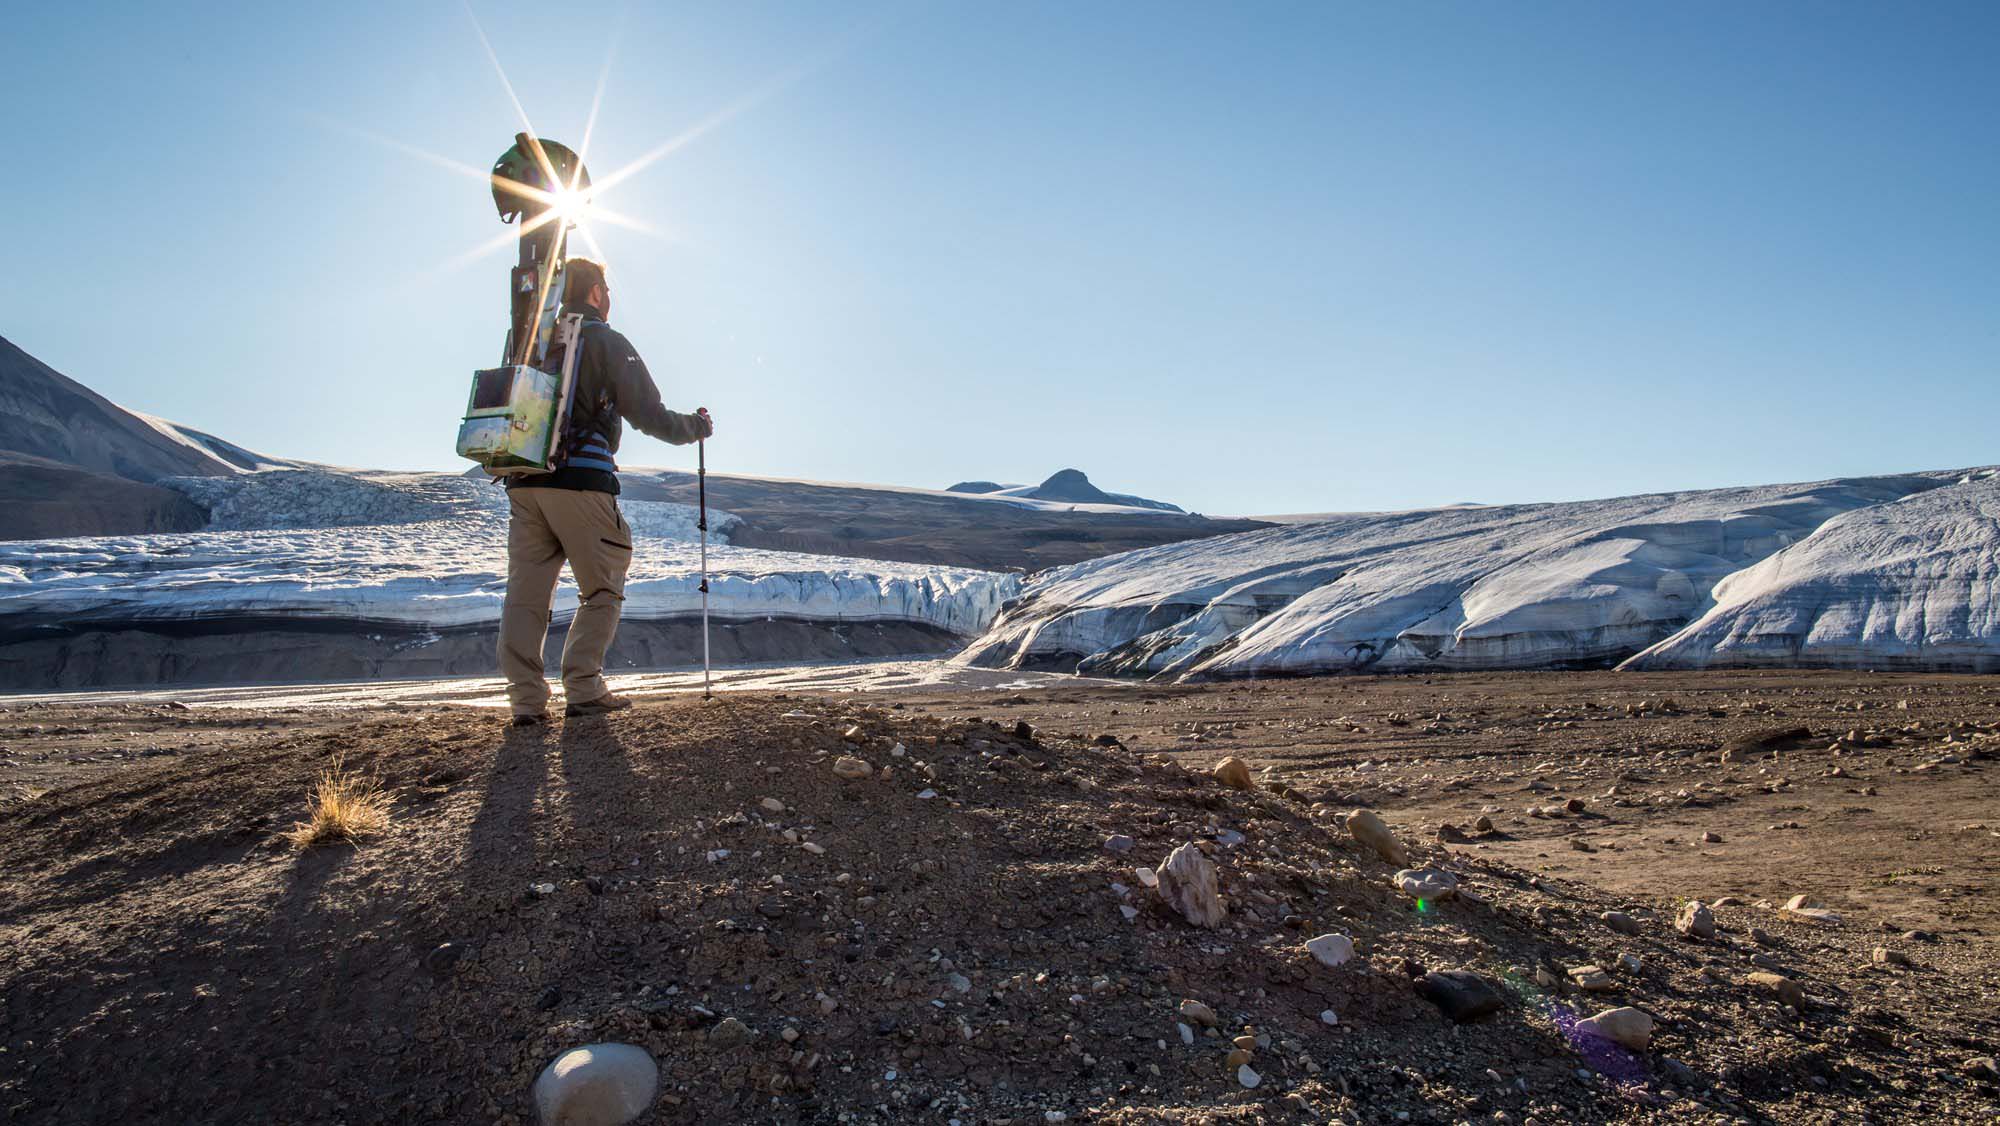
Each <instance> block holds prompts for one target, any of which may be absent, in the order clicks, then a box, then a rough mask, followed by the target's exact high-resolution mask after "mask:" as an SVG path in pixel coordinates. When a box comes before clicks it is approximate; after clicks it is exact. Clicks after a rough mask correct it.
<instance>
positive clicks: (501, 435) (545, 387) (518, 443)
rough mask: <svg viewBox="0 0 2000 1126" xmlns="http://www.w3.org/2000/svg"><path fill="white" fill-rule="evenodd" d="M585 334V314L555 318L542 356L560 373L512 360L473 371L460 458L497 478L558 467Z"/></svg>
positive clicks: (461, 425)
mask: <svg viewBox="0 0 2000 1126" xmlns="http://www.w3.org/2000/svg"><path fill="white" fill-rule="evenodd" d="M582 333H583V315H582V314H581V313H569V314H565V315H564V316H562V317H561V318H559V319H558V320H557V322H556V325H555V332H554V336H555V339H554V340H553V341H551V342H550V345H549V347H548V349H547V351H546V352H545V354H544V363H545V364H546V363H547V362H548V361H549V360H555V361H556V363H557V365H558V370H556V371H553V372H551V371H547V370H544V369H543V368H540V367H533V366H530V365H528V364H508V365H506V366H504V367H497V368H487V369H486V370H484V371H475V372H473V373H472V394H471V395H470V396H469V397H468V398H467V399H466V403H465V418H464V420H463V421H461V422H460V423H459V426H458V456H460V457H463V458H468V459H470V460H472V461H476V462H478V463H479V467H480V468H481V469H484V470H486V472H487V473H488V474H490V475H492V476H494V477H517V476H521V475H524V474H531V473H547V472H549V471H550V470H552V469H554V468H555V462H556V459H557V458H558V457H559V456H560V455H561V452H562V437H563V433H564V429H565V427H566V426H567V424H568V421H569V413H570V406H571V403H572V401H573V400H574V399H575V397H576V365H577V359H578V357H579V356H581V355H582V354H583V348H582V347H581V344H582ZM558 349H560V351H558Z"/></svg>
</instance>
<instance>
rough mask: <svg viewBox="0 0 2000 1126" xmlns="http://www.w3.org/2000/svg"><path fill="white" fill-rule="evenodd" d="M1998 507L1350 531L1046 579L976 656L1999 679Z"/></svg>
mask: <svg viewBox="0 0 2000 1126" xmlns="http://www.w3.org/2000/svg"><path fill="white" fill-rule="evenodd" d="M1996 489H2000V486H1996V485H1995V484H1994V483H1993V475H1992V473H1991V471H1978V472H1972V473H1966V472H1962V471H1961V472H1954V473H1917V474H1908V475H1901V476H1886V477H1863V478H1848V479H1842V480H1834V481H1822V482H1817V483H1812V484H1803V485H1773V486H1764V487H1755V488H1735V489H1717V490H1709V491H1702V492H1683V493H1662V494H1654V495H1649V496H1637V497H1622V498H1617V499H1612V500H1598V501H1583V502H1576V503H1565V504H1542V505H1510V506H1498V507H1456V508H1449V509H1433V510H1424V511H1416V512H1403V513H1381V514H1365V515H1346V516H1331V517H1327V518H1324V519H1321V520H1317V521H1314V522H1310V523H1302V524H1293V525H1287V526H1281V527H1276V528H1267V529H1263V530H1259V531H1253V532H1244V533H1240V534H1236V535H1229V536H1219V537H1216V538H1212V539H1206V540H1195V541H1189V542H1186V543H1177V544H1169V545H1165V546H1162V547H1157V548H1149V549H1145V550H1141V551H1133V552H1128V553H1125V554H1122V555H1116V556H1110V557H1107V558H1104V559H1097V560H1092V561H1089V562H1085V563H1080V564H1076V565H1073V566H1069V567H1063V568H1060V569H1057V570H1053V571H1049V572H1044V573H1042V574H1040V575H1037V576H1034V577H1033V578H1031V579H1030V580H1029V582H1028V583H1027V584H1026V585H1025V587H1024V588H1023V591H1022V595H1021V597H1020V598H1019V599H1018V600H1016V601H1015V602H1013V603H1012V604H1010V605H1009V606H1008V607H1006V608H1005V609H1004V610H1003V611H1002V613H1001V615H1000V617H999V618H998V620H997V621H996V622H995V623H994V625H993V628H992V629H991V630H989V631H988V632H987V634H986V635H985V636H984V637H982V638H980V639H979V640H978V641H977V642H975V643H974V644H973V645H972V646H971V647H970V648H969V649H968V650H967V651H966V652H965V653H964V654H963V655H962V656H961V658H960V659H961V660H964V661H966V662H969V663H973V664H980V665H988V666H998V667H1017V668H1024V667H1034V668H1076V669H1078V670H1079V671H1083V672H1091V673H1100V674H1120V675H1148V676H1162V677H1188V678H1201V677H1244V676H1259V675H1298V674H1308V673H1320V672H1339V671H1350V670H1370V671H1380V672H1391V671H1411V670H1432V669H1507V668H1551V667H1565V666H1602V665H1611V664H1616V663H1618V662H1620V661H1624V660H1626V659H1627V658H1631V657H1633V656H1634V655H1635V654H1640V653H1642V652H1644V653H1645V656H1644V658H1643V662H1644V663H1645V664H1646V666H1647V667H1693V666H1700V665H1710V664H1730V663H1750V664H1755V663H1768V662H1782V663H1828V664H1853V663H1877V661H1876V655H1877V654H1882V655H1890V654H1900V655H1901V656H1900V657H1899V658H1898V660H1899V661H1900V663H1906V664H1910V665H1913V666H1920V667H1936V668H1966V667H1988V666H1985V665H1982V664H1981V662H1982V661H1984V662H1991V661H1992V659H1993V655H1994V654H1995V653H1996V652H2000V624H1996V621H1995V614H1996V611H1995V605H1996V590H1995V583H1996V578H1995V569H1996V563H1995V553H1996V551H2000V534H1997V533H1996V530H1995V517H1994V513H1995V506H1996V502H1995V499H1994V497H1995V491H1996ZM1788 647H1789V650H1790V652H1791V654H1792V655H1791V656H1790V657H1785V656H1783V655H1782V654H1783V653H1784V652H1785V651H1786V650H1787V648H1788Z"/></svg>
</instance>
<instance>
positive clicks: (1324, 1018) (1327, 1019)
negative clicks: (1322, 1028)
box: [1319, 1009, 1340, 1027]
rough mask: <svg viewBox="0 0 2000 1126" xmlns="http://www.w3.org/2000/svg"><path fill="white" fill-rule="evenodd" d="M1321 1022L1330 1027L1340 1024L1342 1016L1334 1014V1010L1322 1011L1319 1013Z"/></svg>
mask: <svg viewBox="0 0 2000 1126" xmlns="http://www.w3.org/2000/svg"><path fill="white" fill-rule="evenodd" d="M1319 1022H1320V1023H1321V1024H1324V1025H1327V1026H1329V1027H1331V1026H1333V1025H1336V1024H1339V1023H1340V1014H1339V1013H1336V1012H1334V1011H1333V1010H1332V1009H1321V1010H1320V1013H1319Z"/></svg>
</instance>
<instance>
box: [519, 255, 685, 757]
mask: <svg viewBox="0 0 2000 1126" xmlns="http://www.w3.org/2000/svg"><path fill="white" fill-rule="evenodd" d="M562 311H563V312H564V313H582V314H583V317H584V321H583V332H582V335H581V347H582V348H583V353H582V355H581V356H579V357H578V358H577V365H576V398H575V399H574V401H573V402H572V405H571V407H570V416H569V423H568V425H567V427H566V428H565V430H564V434H563V438H562V445H561V447H560V449H559V450H558V453H557V456H556V460H555V468H554V470H553V471H552V472H549V473H538V474H532V475H527V476H520V477H510V478H508V479H507V503H508V510H509V515H508V521H507V598H506V601H505V602H504V603H503V604H502V606H501V610H500V671H501V673H502V674H503V675H504V676H506V678H507V701H508V703H509V704H510V705H512V707H513V711H514V725H515V726H517V727H526V726H530V725H533V724H537V723H545V722H547V720H548V703H549V685H548V681H547V680H546V679H544V678H543V676H542V645H543V643H544V642H545V641H546V640H547V639H548V633H549V603H550V602H551V601H553V600H554V598H555V588H556V580H557V578H558V577H559V576H560V575H561V573H562V566H563V561H564V560H565V559H566V560H568V561H569V568H570V573H571V574H572V575H574V576H575V578H576V587H577V599H578V602H579V603H580V605H578V606H577V610H576V620H575V621H574V622H573V623H571V625H570V627H569V639H568V640H567V641H565V642H564V643H563V654H562V678H563V695H564V698H565V699H566V701H567V707H565V708H564V714H565V715H570V716H590V715H603V714H604V713H606V712H611V711H616V710H617V709H619V708H624V707H629V706H630V705H631V701H630V700H627V699H624V698H623V697H620V696H614V695H612V694H611V690H610V689H609V688H608V687H606V686H605V683H604V653H605V650H607V649H609V648H610V647H611V638H612V636H613V635H615V634H616V633H617V632H618V611H619V607H620V605H621V604H622V603H623V602H624V601H625V572H626V571H627V570H628V569H629V568H630V567H631V565H632V529H631V528H630V527H628V526H627V525H626V523H625V518H624V516H622V515H621V514H620V513H619V511H618V501H617V500H616V499H615V498H616V497H617V496H618V463H617V462H616V461H614V460H613V456H614V455H615V454H617V452H618V437H619V432H620V429H621V427H620V425H619V420H620V419H623V420H625V421H627V422H630V423H631V424H632V425H633V426H635V427H637V428H638V429H639V431H640V432H641V433H645V434H650V435H652V436H653V437H655V438H658V439H660V440H661V441H663V442H672V443H673V444H675V445H677V446H682V445H686V444H687V443H689V442H692V441H695V440H696V439H699V438H706V437H708V436H709V435H710V434H712V433H714V431H715V427H714V425H713V424H712V423H711V422H710V421H709V418H708V411H707V410H706V409H701V410H697V411H696V412H695V413H693V414H679V413H676V412H674V411H670V410H667V409H666V408H665V407H663V406H661V405H660V389H659V388H658V387H656V386H654V384H653V377H652V376H651V375H650V374H649V373H648V372H647V371H646V364H645V362H644V361H642V360H640V359H639V353H638V352H637V351H635V350H633V348H632V344H631V342H630V341H628V340H626V339H625V337H624V335H623V334H622V333H619V332H617V331H616V330H614V329H613V328H612V327H611V326H610V325H609V324H608V323H606V321H607V319H608V318H609V317H610V315H611V288H610V286H609V285H607V284H606V282H605V277H604V264H603V263H601V262H596V261H593V260H591V259H588V258H571V259H569V260H568V262H567V263H566V264H565V266H564V282H563V308H562Z"/></svg>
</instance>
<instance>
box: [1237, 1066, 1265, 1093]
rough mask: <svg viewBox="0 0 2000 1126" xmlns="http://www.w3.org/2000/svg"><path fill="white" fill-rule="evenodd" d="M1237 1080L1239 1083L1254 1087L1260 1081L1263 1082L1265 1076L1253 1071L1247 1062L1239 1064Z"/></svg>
mask: <svg viewBox="0 0 2000 1126" xmlns="http://www.w3.org/2000/svg"><path fill="white" fill-rule="evenodd" d="M1236 1081H1237V1082H1238V1083H1241V1084H1243V1085H1244V1086H1245V1087H1251V1088H1254V1087H1256V1086H1257V1085H1258V1084H1259V1083H1262V1082H1263V1081H1264V1077H1263V1076H1261V1075H1259V1074H1257V1073H1256V1072H1255V1071H1252V1070H1251V1069H1250V1065H1249V1064H1247V1063H1245V1064H1238V1065H1237V1067H1236Z"/></svg>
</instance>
